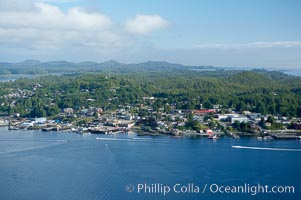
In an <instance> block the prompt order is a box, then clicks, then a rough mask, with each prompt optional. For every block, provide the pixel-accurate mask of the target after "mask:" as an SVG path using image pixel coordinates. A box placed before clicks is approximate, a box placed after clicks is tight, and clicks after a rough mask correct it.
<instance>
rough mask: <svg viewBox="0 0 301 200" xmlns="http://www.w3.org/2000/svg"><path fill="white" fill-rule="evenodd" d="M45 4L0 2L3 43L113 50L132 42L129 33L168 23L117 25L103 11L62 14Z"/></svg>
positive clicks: (143, 20) (144, 19)
mask: <svg viewBox="0 0 301 200" xmlns="http://www.w3.org/2000/svg"><path fill="white" fill-rule="evenodd" d="M46 2H47V1H44V2H41V1H38V2H34V1H32V0H0V44H2V45H6V46H8V47H18V48H27V49H45V48H46V49H47V48H60V47H70V48H72V47H74V46H76V47H91V48H95V49H98V50H99V49H103V50H104V48H105V50H106V51H110V50H114V49H122V48H124V47H127V46H129V45H130V44H131V43H133V41H131V40H130V39H129V37H128V33H133V34H146V33H150V32H153V31H155V30H158V29H160V28H163V27H164V26H166V24H167V21H166V20H164V19H163V18H162V17H160V16H159V15H137V16H136V17H135V18H133V19H128V20H127V21H126V22H125V25H117V24H114V22H113V21H112V20H111V18H110V17H109V16H107V15H104V14H102V13H100V12H89V11H87V10H85V9H83V8H81V7H72V8H69V9H67V10H66V11H63V10H62V9H60V8H59V7H57V6H53V5H50V4H48V3H46ZM49 2H51V1H49ZM124 26H125V27H128V29H127V30H128V32H126V31H125V30H124Z"/></svg>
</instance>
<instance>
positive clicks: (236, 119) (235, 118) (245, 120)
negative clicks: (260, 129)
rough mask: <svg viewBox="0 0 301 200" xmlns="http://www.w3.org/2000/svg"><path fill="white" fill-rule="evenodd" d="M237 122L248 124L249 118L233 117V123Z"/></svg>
mask: <svg viewBox="0 0 301 200" xmlns="http://www.w3.org/2000/svg"><path fill="white" fill-rule="evenodd" d="M236 121H238V122H239V123H241V122H248V118H247V117H245V116H239V117H231V123H232V124H233V123H235V122H236Z"/></svg>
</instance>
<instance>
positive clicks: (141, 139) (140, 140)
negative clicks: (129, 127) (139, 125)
mask: <svg viewBox="0 0 301 200" xmlns="http://www.w3.org/2000/svg"><path fill="white" fill-rule="evenodd" d="M96 140H106V141H129V142H132V141H133V142H144V141H150V140H152V139H150V138H145V139H143V138H101V137H97V138H96Z"/></svg>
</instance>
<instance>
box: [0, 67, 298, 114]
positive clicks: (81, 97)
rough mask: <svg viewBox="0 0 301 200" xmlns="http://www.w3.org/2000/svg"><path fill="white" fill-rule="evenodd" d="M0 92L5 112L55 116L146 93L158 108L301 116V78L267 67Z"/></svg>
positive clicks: (130, 101) (107, 77)
mask: <svg viewBox="0 0 301 200" xmlns="http://www.w3.org/2000/svg"><path fill="white" fill-rule="evenodd" d="M152 69H155V70H152ZM0 96H1V98H0V105H1V106H0V112H1V113H8V112H9V111H11V112H14V113H15V112H18V113H20V114H21V116H27V117H36V116H53V115H55V114H57V113H59V112H61V111H62V109H64V108H69V107H70V108H73V109H76V110H79V109H82V108H87V107H89V106H94V107H101V108H103V109H104V110H113V109H116V108H118V106H119V105H133V106H135V105H138V104H141V103H146V102H145V101H144V100H143V98H142V97H155V98H156V101H154V102H151V104H152V107H153V109H154V110H158V109H159V108H162V107H166V105H174V106H175V107H176V108H178V109H200V108H208V109H209V108H213V106H214V105H220V106H221V107H222V111H221V112H225V113H226V112H229V111H231V110H234V111H237V112H242V111H252V112H258V113H262V114H279V115H283V116H287V117H289V118H291V117H301V78H300V77H294V76H288V75H286V74H284V73H282V72H276V71H275V72H271V71H266V70H250V71H242V70H233V71H231V70H200V69H196V68H189V69H188V68H181V67H177V68H172V67H169V68H168V67H167V68H164V67H161V68H160V67H159V68H151V67H149V68H147V70H145V68H144V70H141V69H140V70H139V69H137V68H135V69H132V70H124V69H119V70H118V69H117V68H116V69H114V71H112V70H107V71H106V70H104V71H102V72H94V73H86V72H85V73H73V74H65V75H59V76H54V75H47V76H41V77H39V78H35V79H27V78H22V79H19V80H17V81H11V82H3V83H1V84H0ZM148 103H149V102H148ZM10 109H11V110H10Z"/></svg>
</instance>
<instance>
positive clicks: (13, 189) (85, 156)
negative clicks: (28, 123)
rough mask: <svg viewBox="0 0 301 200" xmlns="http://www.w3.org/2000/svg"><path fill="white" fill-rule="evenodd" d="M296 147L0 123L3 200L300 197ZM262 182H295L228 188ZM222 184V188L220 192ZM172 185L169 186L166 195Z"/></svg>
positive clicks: (300, 153) (300, 154)
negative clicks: (265, 190) (260, 189)
mask: <svg viewBox="0 0 301 200" xmlns="http://www.w3.org/2000/svg"><path fill="white" fill-rule="evenodd" d="M97 137H101V138H104V139H96V138H97ZM233 145H235V146H247V147H262V148H271V149H273V148H276V149H286V150H284V151H279V150H260V149H240V148H232V146H233ZM290 149H292V150H293V149H299V150H300V149H301V141H297V140H296V141H259V140H256V139H255V138H241V139H239V140H235V139H231V138H220V139H219V140H217V141H212V140H209V139H205V138H174V137H164V136H160V137H138V136H136V135H135V134H129V135H122V134H120V135H78V134H74V133H67V132H47V133H45V132H40V131H10V132H9V131H7V130H6V128H0V199H1V200H41V199H43V200H47V199H49V200H56V199H59V200H70V199H72V200H98V199H99V200H103V199H113V200H119V199H273V200H274V199H296V200H297V199H301V173H300V169H301V151H290ZM258 184H260V186H263V185H264V186H265V185H267V186H269V187H272V186H294V193H290V194H288V193H284V192H283V193H281V194H279V193H277V194H271V193H269V194H262V193H259V194H254V192H253V193H252V192H250V191H249V192H245V193H243V194H242V193H234V192H232V193H225V190H224V189H223V187H222V186H224V187H226V186H229V187H236V186H245V187H246V188H247V186H249V190H252V189H250V187H251V186H258ZM155 185H156V186H158V187H157V189H155V187H154V186H155ZM175 185H176V188H175V190H176V191H174V188H173V187H174V186H175ZM192 185H193V186H192ZM152 186H153V187H152ZM217 186H218V187H219V189H220V188H222V189H220V190H221V192H224V193H221V192H216V188H217ZM197 187H199V191H197ZM168 188H170V192H168V193H165V194H164V192H163V190H164V189H165V190H166V191H167V190H168ZM181 188H183V189H182V191H181ZM188 188H190V189H188ZM191 188H192V189H191ZM210 188H211V190H210ZM138 190H139V191H138ZM189 190H190V192H189ZM191 190H192V191H191Z"/></svg>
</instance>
